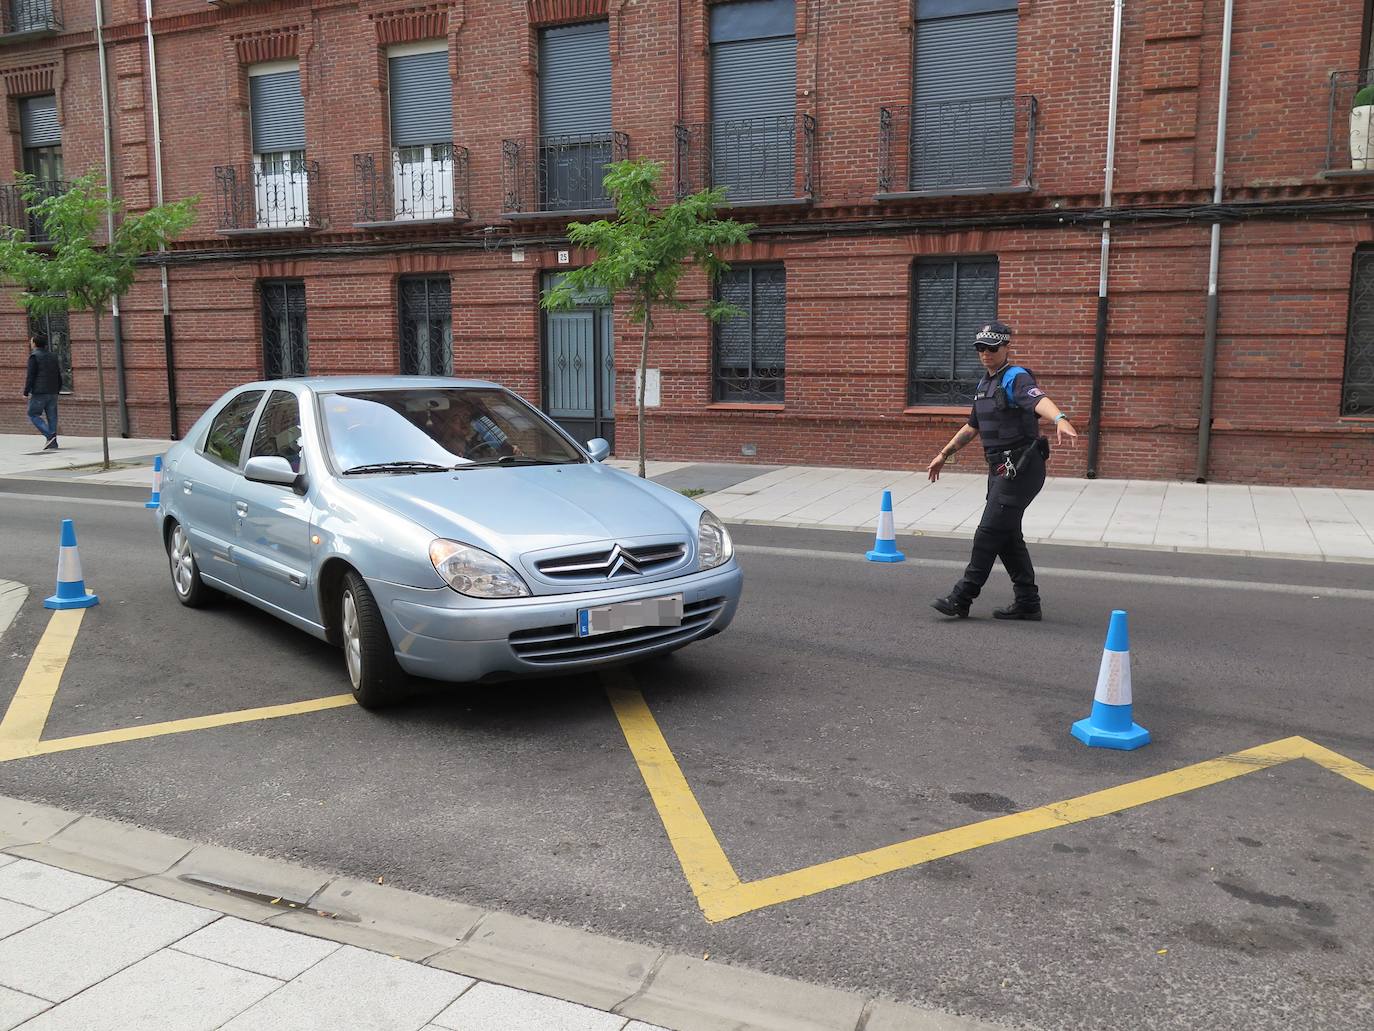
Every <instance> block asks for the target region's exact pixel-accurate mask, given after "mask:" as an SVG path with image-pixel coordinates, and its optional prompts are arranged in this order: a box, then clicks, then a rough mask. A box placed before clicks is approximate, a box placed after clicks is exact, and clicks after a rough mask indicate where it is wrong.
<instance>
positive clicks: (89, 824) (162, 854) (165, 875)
mask: <svg viewBox="0 0 1374 1031" xmlns="http://www.w3.org/2000/svg"><path fill="white" fill-rule="evenodd" d="M0 853H4V854H8V855H12V856H16V857H21V858H27V859H32V860H34V861H37V862H42V863H47V864H48V865H50V866H55V867H59V868H61V869H65V870H70V871H73V872H76V873H84V874H89V875H92V876H97V877H101V878H104V879H106V880H113V881H116V882H119V883H123V884H125V885H127V886H128V887H131V888H135V889H138V890H142V891H145V892H148V893H150V894H154V895H161V896H163V897H166V898H172V899H177V900H179V901H183V902H189V903H192V904H194V905H198V906H202V907H204V908H206V909H210V910H215V911H218V912H220V913H225V914H227V915H231V916H236V917H240V918H243V919H246V920H252V921H255V922H258V923H263V924H270V925H271V926H275V927H283V928H288V929H290V930H294V931H299V932H302V933H305V934H309V935H312V936H314V937H317V938H325V939H328V940H330V941H338V942H343V943H345V944H350V945H355V946H358V947H360V948H365V949H370V950H372V951H374V952H382V953H385V954H387V955H391V956H400V957H401V958H405V959H410V960H414V961H416V962H421V963H425V964H426V965H429V966H433V967H436V968H439V969H444V970H449V971H453V972H456V973H462V974H466V975H468V976H470V977H477V978H480V979H482V980H486V981H493V982H496V983H499V984H504V985H507V986H509V987H512V988H520V989H524V990H526V991H532V992H536V993H539V994H543V995H552V996H555V997H558V998H562V999H567V1000H569V1001H571V1002H576V1003H581V1004H582V1005H586V1006H592V1007H595V1008H597V1009H602V1010H608V1011H610V1012H612V1013H615V1014H617V1015H620V1016H624V1017H628V1018H632V1019H636V1020H644V1021H649V1022H653V1021H655V1020H657V1021H662V1022H664V1023H666V1024H667V1025H668V1026H670V1027H672V1028H674V1029H676V1031H865V1029H866V1031H879V1029H892V1031H897V1029H905V1031H997V1029H998V1028H999V1025H993V1024H988V1023H984V1022H980V1021H975V1020H971V1019H969V1018H966V1017H958V1016H955V1015H953V1014H949V1013H945V1012H943V1011H940V1010H932V1009H921V1008H917V1007H912V1006H906V1005H903V1004H900V1003H896V1002H892V1001H891V1000H888V999H882V998H879V997H877V996H873V995H867V994H860V993H852V992H844V991H840V990H837V989H832V988H826V987H822V986H819V985H814V984H810V983H808V982H805V981H797V980H792V979H789V978H784V977H778V976H775V975H772V974H765V973H761V972H758V971H754V970H749V969H745V968H742V967H731V966H726V965H724V964H721V963H716V962H708V961H704V960H702V959H700V958H697V957H693V956H685V955H678V954H674V953H669V952H666V951H664V950H661V949H657V948H653V947H650V946H644V945H637V944H634V943H631V942H625V941H621V940H619V939H615V938H609V937H605V936H603V935H598V934H592V933H590V932H587V931H582V930H578V929H576V928H570V927H564V926H562V925H559V924H553V923H548V922H544V921H540V920H534V919H530V918H528V917H521V916H515V915H512V914H508V913H503V912H500V911H486V910H481V909H478V908H476V907H472V906H468V905H464V904H463V903H460V902H456V901H450V900H446V899H440V898H435V897H432V896H427V895H422V894H420V893H418V892H411V891H405V890H402V889H398V888H392V887H389V886H386V885H379V884H374V883H371V882H367V881H357V880H353V879H351V878H347V877H342V876H338V875H335V874H331V873H326V872H323V871H318V870H310V869H307V868H305V867H302V866H297V865H295V864H293V863H287V862H283V861H280V860H275V859H268V858H265V857H262V856H256V855H252V854H250V853H246V852H240V851H236V850H234V849H228V848H222V847H220V846H217V845H205V844H199V843H197V842H194V841H188V840H186V839H182V838H176V837H173V836H171V835H167V834H162V833H160V832H157V831H152V830H146V829H144V828H141V827H137V826H135V825H133V824H128V823H120V822H116V821H113V820H106V819H101V818H99V817H94V816H85V815H82V814H80V813H74V812H69V811H67V810H64V809H58V808H55V807H53V806H48V805H44V804H41V803H36V802H27V801H23V800H21V799H18V798H12V797H8V796H3V795H0Z"/></svg>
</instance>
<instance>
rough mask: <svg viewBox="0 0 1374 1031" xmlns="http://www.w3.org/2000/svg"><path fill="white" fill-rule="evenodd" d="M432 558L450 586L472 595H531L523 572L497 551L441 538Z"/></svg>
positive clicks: (431, 551) (459, 591) (431, 549)
mask: <svg viewBox="0 0 1374 1031" xmlns="http://www.w3.org/2000/svg"><path fill="white" fill-rule="evenodd" d="M429 560H430V561H431V562H433V563H434V568H435V570H437V571H438V573H439V575H440V576H442V577H443V578H444V580H445V581H446V582H447V583H448V585H449V586H450V587H452V588H453V589H454V590H455V591H457V592H458V593H459V594H466V595H467V596H468V597H469V598H527V597H529V593H530V589H529V588H528V587H527V586H526V585H525V581H524V580H522V579H521V578H520V574H519V573H517V572H516V571H515V570H514V569H512V568H511V567H510V566H508V565H507V564H506V563H504V562H502V561H501V560H500V559H499V558H497V557H496V556H495V555H488V554H487V553H486V552H485V551H482V550H481V549H480V548H474V547H471V546H469V545H467V544H459V543H458V542H457V541H446V540H437V541H435V542H434V543H433V544H431V545H430V546H429Z"/></svg>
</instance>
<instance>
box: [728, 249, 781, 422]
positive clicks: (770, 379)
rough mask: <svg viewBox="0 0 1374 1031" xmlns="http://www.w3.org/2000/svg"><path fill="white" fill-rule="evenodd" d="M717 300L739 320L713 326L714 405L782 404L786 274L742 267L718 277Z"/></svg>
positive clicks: (766, 268) (770, 268) (771, 267)
mask: <svg viewBox="0 0 1374 1031" xmlns="http://www.w3.org/2000/svg"><path fill="white" fill-rule="evenodd" d="M717 298H718V299H719V300H721V301H724V302H725V303H726V304H732V305H734V306H735V307H736V308H738V309H739V310H740V311H741V312H743V314H742V315H737V316H735V317H734V318H729V319H723V320H722V321H720V322H718V323H717V324H716V372H715V380H716V391H715V394H716V400H718V401H745V402H754V403H773V404H781V403H782V399H783V372H784V365H785V357H786V351H787V345H786V341H787V272H786V270H785V269H784V268H783V266H781V265H743V266H737V267H735V268H732V269H730V271H728V272H726V273H725V274H724V275H723V276H721V277H720V284H719V287H718V289H717Z"/></svg>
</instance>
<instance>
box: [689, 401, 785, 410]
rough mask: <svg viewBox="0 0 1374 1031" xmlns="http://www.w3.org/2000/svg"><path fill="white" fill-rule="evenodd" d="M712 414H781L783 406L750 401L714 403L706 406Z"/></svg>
mask: <svg viewBox="0 0 1374 1031" xmlns="http://www.w3.org/2000/svg"><path fill="white" fill-rule="evenodd" d="M706 408H707V410H708V411H712V412H781V411H785V406H784V405H778V404H754V403H753V402H751V401H715V402H713V403H712V404H709V405H707V406H706Z"/></svg>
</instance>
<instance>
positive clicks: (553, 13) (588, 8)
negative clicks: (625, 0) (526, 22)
mask: <svg viewBox="0 0 1374 1031" xmlns="http://www.w3.org/2000/svg"><path fill="white" fill-rule="evenodd" d="M526 2H527V3H528V4H529V16H530V25H532V26H535V27H538V26H541V25H564V24H570V23H572V22H579V21H595V20H596V19H598V18H605V17H606V16H607V15H608V14H609V9H608V8H609V5H608V4H607V0H526ZM617 6H619V5H617Z"/></svg>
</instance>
